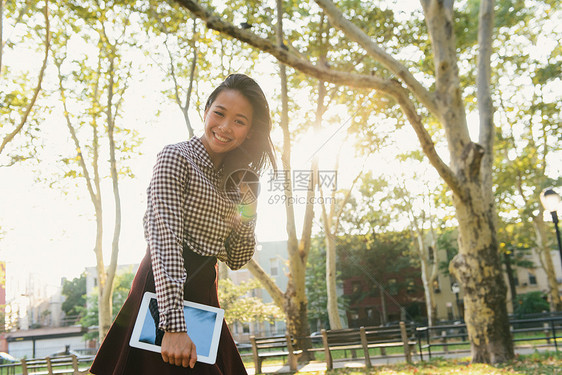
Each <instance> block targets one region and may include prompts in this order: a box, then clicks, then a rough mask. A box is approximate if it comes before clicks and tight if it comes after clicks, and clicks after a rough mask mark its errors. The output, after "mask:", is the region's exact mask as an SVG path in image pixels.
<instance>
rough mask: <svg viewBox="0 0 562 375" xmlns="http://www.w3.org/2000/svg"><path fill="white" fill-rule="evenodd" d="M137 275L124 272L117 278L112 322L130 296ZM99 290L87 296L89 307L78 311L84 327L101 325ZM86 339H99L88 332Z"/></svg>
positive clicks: (113, 297)
mask: <svg viewBox="0 0 562 375" xmlns="http://www.w3.org/2000/svg"><path fill="white" fill-rule="evenodd" d="M134 277H135V274H134V273H132V272H123V273H121V274H118V275H116V276H115V281H114V288H113V295H112V302H113V304H112V318H111V321H113V320H114V319H115V317H116V316H117V313H118V312H119V310H120V309H121V307H123V304H124V303H125V300H126V299H127V296H128V295H129V290H131V285H132V283H133V279H134ZM98 293H99V292H98V289H97V288H96V289H95V290H94V291H93V293H92V294H91V295H89V296H87V300H88V303H87V306H86V307H83V308H81V309H78V311H79V312H80V315H81V316H82V318H81V319H80V324H81V325H82V326H83V327H97V326H98V324H99V309H98V306H99V304H98ZM84 338H85V339H88V340H91V339H96V338H98V333H97V332H88V333H86V334H85V335H84Z"/></svg>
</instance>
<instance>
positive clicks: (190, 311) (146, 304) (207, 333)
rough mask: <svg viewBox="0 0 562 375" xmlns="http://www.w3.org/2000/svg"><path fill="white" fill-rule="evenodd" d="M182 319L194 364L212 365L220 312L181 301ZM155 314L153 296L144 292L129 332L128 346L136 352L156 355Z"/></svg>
mask: <svg viewBox="0 0 562 375" xmlns="http://www.w3.org/2000/svg"><path fill="white" fill-rule="evenodd" d="M183 311H184V318H185V323H186V326H187V334H188V335H189V337H190V338H191V340H192V341H193V343H194V344H195V347H196V351H197V361H199V362H204V363H210V364H213V363H215V360H216V355H217V349H218V343H219V340H220V332H221V329H222V322H223V318H224V310H222V309H219V308H216V307H213V306H207V305H202V304H198V303H194V302H189V301H184V307H183ZM158 322H159V314H158V304H157V302H156V294H154V293H150V292H146V293H145V294H144V296H143V300H142V303H141V307H140V309H139V314H138V316H137V320H136V322H135V327H134V328H133V334H132V335H131V340H130V345H131V346H133V347H136V348H140V349H146V350H151V351H154V352H160V345H161V343H162V337H163V336H164V332H163V331H161V330H160V329H158V328H157V327H158Z"/></svg>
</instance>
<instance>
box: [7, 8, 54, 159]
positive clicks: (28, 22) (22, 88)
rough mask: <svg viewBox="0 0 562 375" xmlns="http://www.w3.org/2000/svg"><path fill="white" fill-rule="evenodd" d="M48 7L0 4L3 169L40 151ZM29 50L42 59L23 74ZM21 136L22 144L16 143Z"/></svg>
mask: <svg viewBox="0 0 562 375" xmlns="http://www.w3.org/2000/svg"><path fill="white" fill-rule="evenodd" d="M49 6H50V4H49V1H48V0H44V1H32V0H25V1H10V0H8V1H6V0H4V1H0V85H1V87H2V90H0V155H2V154H3V155H4V158H3V159H5V160H6V161H5V162H2V163H0V164H3V165H12V164H14V163H15V162H17V161H19V160H25V159H29V158H32V157H35V153H36V151H37V148H38V143H39V141H38V138H39V135H38V133H39V128H40V123H41V120H42V116H41V110H38V109H37V102H38V99H39V97H40V94H41V92H42V88H43V80H44V77H45V72H46V70H47V65H48V59H49V50H50V45H51V26H50V10H49ZM6 31H7V32H6ZM27 48H32V49H34V51H32V52H36V51H39V52H40V53H41V55H42V58H41V60H40V64H39V65H37V64H34V65H33V67H31V68H29V69H30V71H27V70H22V67H21V66H19V65H20V64H18V59H21V57H20V56H22V55H24V54H25V53H27V52H29V51H26V49H27ZM34 69H35V70H36V71H33V70H34ZM18 135H21V136H22V137H20V139H21V140H17V138H18ZM15 140H17V141H16V142H14V141H15ZM9 145H13V147H8V146H9Z"/></svg>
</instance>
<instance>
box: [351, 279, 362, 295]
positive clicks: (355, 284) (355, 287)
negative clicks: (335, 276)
mask: <svg viewBox="0 0 562 375" xmlns="http://www.w3.org/2000/svg"><path fill="white" fill-rule="evenodd" d="M360 291H361V281H359V280H354V281H352V282H351V293H357V292H360Z"/></svg>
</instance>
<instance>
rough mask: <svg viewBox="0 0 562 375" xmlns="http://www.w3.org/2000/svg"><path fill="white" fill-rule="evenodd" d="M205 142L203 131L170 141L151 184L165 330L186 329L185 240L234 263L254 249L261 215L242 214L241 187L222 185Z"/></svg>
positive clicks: (152, 237) (152, 239) (148, 221)
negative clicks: (245, 218) (250, 217)
mask: <svg viewBox="0 0 562 375" xmlns="http://www.w3.org/2000/svg"><path fill="white" fill-rule="evenodd" d="M220 184H221V171H220V170H219V171H216V170H215V169H214V167H213V163H212V162H211V158H210V156H209V154H208V153H207V150H206V149H205V146H204V145H203V143H202V142H201V140H200V139H199V138H198V137H193V138H191V140H189V141H187V142H182V143H178V144H175V145H169V146H166V147H165V148H164V149H163V150H162V151H161V152H160V153H159V154H158V157H157V160H156V165H155V166H154V170H153V174H152V180H151V182H150V185H149V187H148V190H147V193H148V207H147V211H146V214H145V216H144V232H145V237H146V239H147V241H148V246H149V248H150V256H151V260H152V270H153V273H154V281H155V284H156V295H157V299H158V308H159V311H160V325H159V327H160V328H161V329H162V330H164V331H169V332H181V331H185V330H186V327H185V321H184V316H183V285H184V283H185V281H186V278H187V275H186V271H185V268H184V264H183V257H182V251H183V246H184V244H185V245H186V246H188V247H189V248H190V249H191V250H193V251H194V252H195V253H197V254H200V255H204V256H215V257H217V258H218V259H220V260H222V261H224V262H226V263H227V264H228V266H229V267H230V268H232V269H238V268H240V267H242V266H243V265H244V264H246V263H247V262H248V261H249V260H250V259H251V257H252V255H253V254H254V249H255V243H256V242H255V237H254V228H255V224H256V220H255V219H253V220H250V221H244V222H242V221H241V220H240V216H239V214H238V211H237V208H236V205H237V204H238V203H239V202H240V193H239V192H238V191H228V192H227V191H225V189H224V188H223V187H222V186H220Z"/></svg>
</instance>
